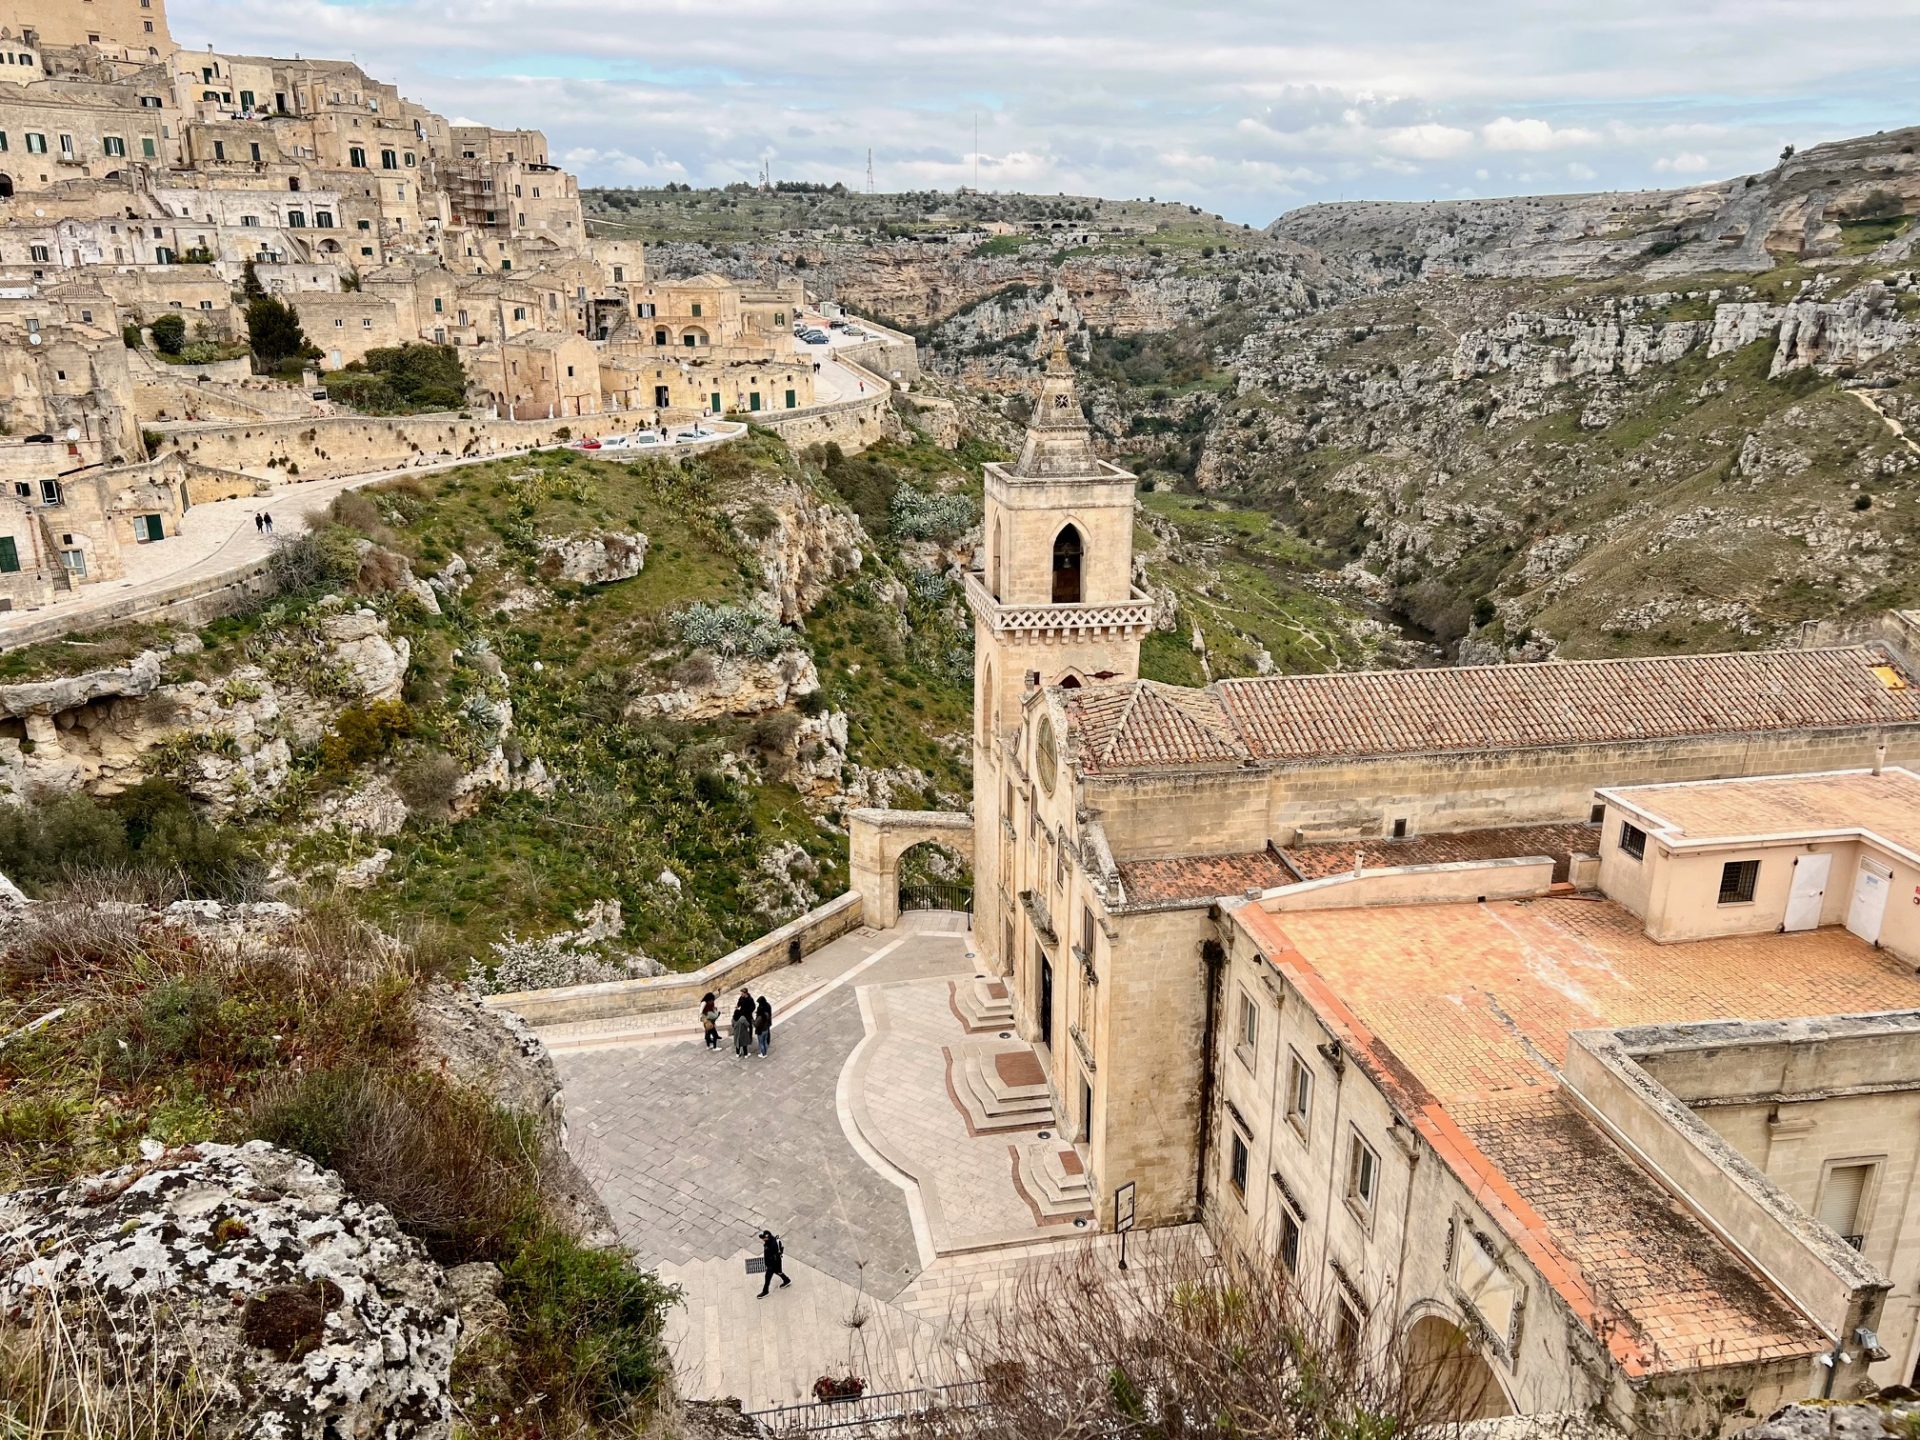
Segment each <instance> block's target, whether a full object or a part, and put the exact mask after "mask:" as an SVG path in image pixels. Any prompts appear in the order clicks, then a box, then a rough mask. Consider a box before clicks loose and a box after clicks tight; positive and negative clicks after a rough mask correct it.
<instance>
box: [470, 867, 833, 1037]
mask: <svg viewBox="0 0 1920 1440" xmlns="http://www.w3.org/2000/svg"><path fill="white" fill-rule="evenodd" d="M861 914H862V911H861V904H860V896H859V895H857V894H854V893H852V892H849V893H847V894H845V895H841V896H838V897H836V898H834V899H832V900H829V901H828V902H827V903H826V904H824V905H822V906H820V907H819V908H818V909H815V910H810V911H808V912H807V913H806V914H805V915H802V916H801V917H800V918H799V919H798V920H791V921H789V922H788V923H787V924H785V925H782V926H781V927H780V928H779V929H778V930H771V931H768V932H767V933H766V934H765V935H762V936H761V937H760V938H759V939H758V940H753V941H750V942H748V943H747V944H745V945H742V946H741V947H740V948H739V949H738V950H735V951H733V952H732V953H731V954H729V955H723V956H721V957H720V958H719V959H718V960H715V961H714V962H713V963H712V964H711V965H705V966H702V967H701V968H700V969H698V970H694V971H691V972H690V973H688V974H685V975H656V976H653V977H651V978H650V979H646V980H610V981H607V982H605V983H604V984H599V985H569V986H565V987H563V988H561V989H556V990H523V991H519V992H517V993H515V994H508V995H489V996H488V997H487V1004H488V1005H489V1006H490V1007H492V1008H493V1009H496V1010H511V1011H513V1012H515V1013H516V1014H517V1015H519V1016H520V1018H521V1019H523V1020H525V1021H526V1022H527V1023H528V1024H530V1025H565V1024H571V1023H572V1022H574V1021H576V1020H602V1019H606V1018H608V1017H611V1016H616V1015H651V1014H655V1013H657V1012H658V1011H661V1010H676V1009H682V1008H687V1007H691V1006H694V1005H697V1004H699V1003H700V997H701V996H702V995H704V994H705V993H706V992H707V991H709V990H712V991H714V992H716V993H717V992H719V991H721V990H725V989H728V988H730V987H732V986H736V985H744V984H746V983H747V982H748V981H749V980H755V979H758V978H759V977H760V976H762V975H765V974H766V973H767V972H768V971H770V970H776V969H778V968H779V967H780V966H782V965H786V964H789V963H791V962H792V961H794V960H798V959H800V958H802V957H803V956H806V955H810V954H812V953H813V952H814V951H815V950H818V949H820V948H821V947H822V946H823V945H825V944H827V943H828V942H829V941H832V940H836V939H838V938H839V937H840V936H842V935H844V934H846V933H847V932H848V931H849V930H852V929H854V928H855V927H857V926H858V925H859V924H860V923H861ZM796 946H797V947H798V948H797V949H795V948H794V947H796Z"/></svg>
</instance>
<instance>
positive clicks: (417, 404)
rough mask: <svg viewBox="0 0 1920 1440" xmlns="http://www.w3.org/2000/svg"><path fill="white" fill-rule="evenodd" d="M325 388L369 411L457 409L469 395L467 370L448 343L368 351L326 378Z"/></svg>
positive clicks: (334, 395)
mask: <svg viewBox="0 0 1920 1440" xmlns="http://www.w3.org/2000/svg"><path fill="white" fill-rule="evenodd" d="M326 385H327V393H328V394H329V395H331V396H332V397H333V398H334V399H336V400H344V401H345V402H346V403H347V404H349V405H352V406H353V407H354V408H355V409H357V410H363V411H366V412H367V413H369V414H373V415H405V414H420V413H422V412H425V411H431V410H458V409H459V408H460V407H461V406H462V405H464V404H466V400H467V377H466V372H465V371H464V370H462V369H461V368H460V356H459V353H458V352H457V351H455V350H454V348H453V347H452V346H451V345H424V344H407V345H388V346H382V347H380V348H378V349H375V350H369V351H368V352H367V355H366V359H364V360H356V361H354V362H353V363H352V364H351V365H349V366H347V367H346V368H345V369H344V370H335V371H333V372H332V373H330V374H329V375H328V376H327V377H326Z"/></svg>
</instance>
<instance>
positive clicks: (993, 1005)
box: [953, 975, 1013, 1035]
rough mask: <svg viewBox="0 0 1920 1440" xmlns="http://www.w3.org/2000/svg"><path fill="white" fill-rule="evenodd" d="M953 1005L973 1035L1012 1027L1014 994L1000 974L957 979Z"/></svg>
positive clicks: (968, 1031)
mask: <svg viewBox="0 0 1920 1440" xmlns="http://www.w3.org/2000/svg"><path fill="white" fill-rule="evenodd" d="M953 1007H954V1009H955V1010H957V1011H958V1012H959V1014H960V1023H961V1024H962V1025H964V1026H966V1027H967V1033H968V1034H970V1035H974V1034H979V1033H981V1032H983V1031H998V1030H1011V1029H1012V1028H1013V996H1012V994H1011V993H1010V992H1009V991H1008V989H1007V982H1006V981H1005V980H1003V979H1001V978H1000V977H999V976H997V975H984V976H983V975H976V976H974V977H973V978H972V979H969V980H958V981H955V982H954V987H953Z"/></svg>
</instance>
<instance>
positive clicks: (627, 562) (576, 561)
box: [535, 530, 647, 585]
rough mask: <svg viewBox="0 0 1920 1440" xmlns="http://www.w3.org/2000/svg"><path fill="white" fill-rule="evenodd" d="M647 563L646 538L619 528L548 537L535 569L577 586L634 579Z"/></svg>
mask: <svg viewBox="0 0 1920 1440" xmlns="http://www.w3.org/2000/svg"><path fill="white" fill-rule="evenodd" d="M646 563H647V537H646V536H644V535H641V534H639V533H638V532H635V533H632V534H626V533H622V532H620V531H617V530H595V531H591V532H589V533H587V534H583V535H558V536H548V537H547V538H545V539H543V540H542V541H541V542H540V559H539V561H538V563H537V564H536V566H535V568H536V569H537V570H538V571H539V573H540V577H541V578H542V579H543V580H566V581H570V582H572V583H573V584H575V585H610V584H612V583H613V582H614V581H616V580H631V579H632V578H633V577H634V576H636V575H638V574H639V573H640V571H641V569H642V568H643V567H644V566H645V565H646Z"/></svg>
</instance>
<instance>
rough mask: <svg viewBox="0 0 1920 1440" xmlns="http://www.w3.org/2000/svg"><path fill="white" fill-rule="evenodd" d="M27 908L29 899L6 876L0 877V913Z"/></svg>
mask: <svg viewBox="0 0 1920 1440" xmlns="http://www.w3.org/2000/svg"><path fill="white" fill-rule="evenodd" d="M26 906H27V897H26V896H25V895H23V894H22V893H21V891H20V887H19V886H18V885H16V884H14V883H13V882H12V881H11V880H9V879H8V878H7V877H6V876H4V875H0V911H6V910H23V909H25V908H26Z"/></svg>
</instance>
